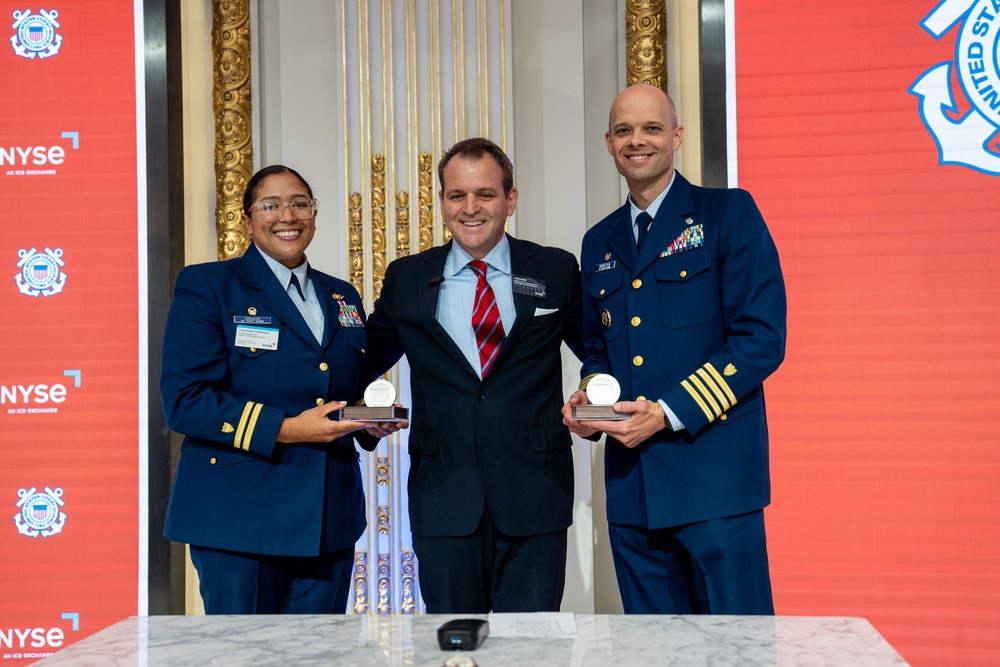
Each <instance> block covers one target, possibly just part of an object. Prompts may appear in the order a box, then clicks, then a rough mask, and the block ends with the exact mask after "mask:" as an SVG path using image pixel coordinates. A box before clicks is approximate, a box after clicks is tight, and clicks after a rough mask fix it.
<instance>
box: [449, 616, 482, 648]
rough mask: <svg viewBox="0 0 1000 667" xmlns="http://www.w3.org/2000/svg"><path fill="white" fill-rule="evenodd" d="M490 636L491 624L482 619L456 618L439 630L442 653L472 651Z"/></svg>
mask: <svg viewBox="0 0 1000 667" xmlns="http://www.w3.org/2000/svg"><path fill="white" fill-rule="evenodd" d="M489 634H490V624H489V623H488V622H487V621H484V620H483V619H481V618H456V619H453V620H451V621H448V622H447V623H444V624H442V625H441V627H439V628H438V646H440V647H441V650H442V651H458V650H461V651H472V650H474V649H477V648H479V646H480V645H481V644H482V643H483V640H484V639H486V637H487V636H488V635H489Z"/></svg>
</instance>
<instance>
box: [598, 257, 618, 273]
mask: <svg viewBox="0 0 1000 667" xmlns="http://www.w3.org/2000/svg"><path fill="white" fill-rule="evenodd" d="M613 268H615V261H614V260H611V261H610V262H604V263H603V264H598V265H597V270H596V271H594V273H600V272H601V271H607V270H609V269H613Z"/></svg>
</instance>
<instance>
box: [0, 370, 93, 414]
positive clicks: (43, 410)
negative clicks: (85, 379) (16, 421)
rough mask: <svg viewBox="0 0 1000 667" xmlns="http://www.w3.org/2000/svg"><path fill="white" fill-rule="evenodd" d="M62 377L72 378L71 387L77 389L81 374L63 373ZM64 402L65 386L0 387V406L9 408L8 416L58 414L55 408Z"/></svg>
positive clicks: (60, 384) (71, 371)
mask: <svg viewBox="0 0 1000 667" xmlns="http://www.w3.org/2000/svg"><path fill="white" fill-rule="evenodd" d="M63 375H64V376H66V377H72V378H73V386H74V387H79V386H80V384H81V377H82V374H81V373H80V371H78V370H67V371H63ZM65 402H66V385H64V384H62V383H60V382H56V383H52V384H42V383H39V384H27V385H25V384H12V385H0V405H4V406H9V407H8V408H7V414H9V415H34V414H47V413H56V412H59V408H58V407H57V406H58V405H59V404H60V403H65Z"/></svg>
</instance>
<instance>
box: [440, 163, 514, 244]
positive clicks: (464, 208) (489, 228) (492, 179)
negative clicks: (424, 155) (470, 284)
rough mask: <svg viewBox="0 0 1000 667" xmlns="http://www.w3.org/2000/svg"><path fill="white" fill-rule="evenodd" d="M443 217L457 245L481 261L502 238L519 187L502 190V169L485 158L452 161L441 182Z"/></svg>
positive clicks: (446, 168) (445, 169) (446, 166)
mask: <svg viewBox="0 0 1000 667" xmlns="http://www.w3.org/2000/svg"><path fill="white" fill-rule="evenodd" d="M439 195H440V197H441V217H442V218H443V219H444V224H445V226H446V227H447V228H448V231H450V232H451V235H452V236H453V237H454V238H455V243H457V244H458V245H459V247H460V248H462V250H464V251H465V252H467V253H469V254H470V255H472V257H473V258H475V259H482V258H483V257H485V256H486V255H487V254H488V253H489V252H490V250H493V248H494V247H495V246H496V244H497V243H499V242H500V239H501V238H503V234H504V226H505V225H506V224H507V217H508V216H510V215H512V214H513V213H514V208H515V207H516V206H517V188H511V191H510V194H507V195H505V194H504V191H503V170H501V169H500V165H498V164H497V163H496V161H495V160H494V159H493V158H492V157H490V156H488V155H483V156H482V157H481V158H479V159H477V160H473V159H469V158H466V157H463V156H460V155H456V156H455V157H453V158H451V159H450V160H449V161H448V163H447V164H446V165H445V167H444V171H443V173H442V179H441V192H440V193H439Z"/></svg>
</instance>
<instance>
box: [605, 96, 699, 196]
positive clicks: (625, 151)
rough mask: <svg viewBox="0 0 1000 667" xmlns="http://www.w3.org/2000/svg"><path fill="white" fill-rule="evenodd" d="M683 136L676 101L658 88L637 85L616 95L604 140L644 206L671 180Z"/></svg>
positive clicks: (630, 186)
mask: <svg viewBox="0 0 1000 667" xmlns="http://www.w3.org/2000/svg"><path fill="white" fill-rule="evenodd" d="M683 138H684V128H683V127H681V126H680V125H678V124H677V112H676V111H675V110H674V105H673V102H672V101H671V100H670V98H669V97H667V95H666V93H664V92H663V91H662V90H660V89H659V88H656V87H655V86H651V85H649V84H635V85H633V86H630V87H628V88H626V89H625V90H624V91H622V92H621V93H620V94H619V95H618V97H617V98H615V101H614V104H612V105H611V116H610V118H609V119H608V131H607V133H605V135H604V140H605V142H606V143H607V146H608V152H609V153H610V154H611V157H613V158H614V160H615V166H616V167H617V168H618V173H620V174H621V175H622V176H624V177H625V181H626V183H627V184H628V189H629V192H630V193H631V195H632V200H633V201H634V202H635V203H636V205H637V206H639V207H640V208H643V209H645V208H646V206H648V205H649V203H650V202H652V200H653V199H655V198H656V196H657V195H659V194H660V193H661V192H662V191H663V189H664V188H666V187H667V185H668V184H669V183H670V179H671V178H672V177H673V173H674V151H676V150H677V149H678V148H680V147H681V140H682V139H683Z"/></svg>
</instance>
